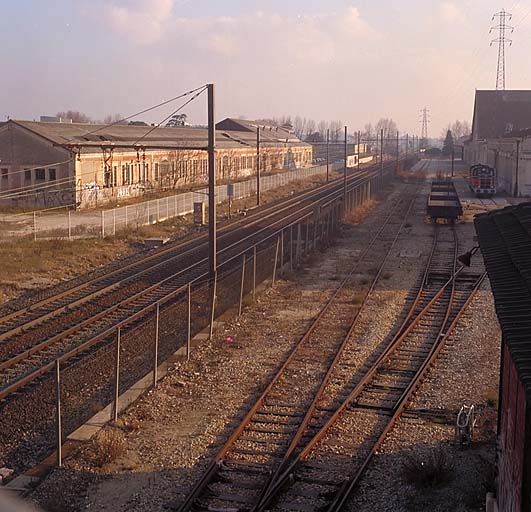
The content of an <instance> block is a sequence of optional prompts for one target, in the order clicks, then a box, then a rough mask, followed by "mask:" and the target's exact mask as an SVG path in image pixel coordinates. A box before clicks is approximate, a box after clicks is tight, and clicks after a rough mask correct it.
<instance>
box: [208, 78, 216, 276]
mask: <svg viewBox="0 0 531 512" xmlns="http://www.w3.org/2000/svg"><path fill="white" fill-rule="evenodd" d="M207 89H208V249H209V250H208V270H209V273H210V277H214V276H215V274H216V270H217V262H216V256H217V249H216V237H217V232H216V231H217V230H216V126H215V121H214V84H208V85H207Z"/></svg>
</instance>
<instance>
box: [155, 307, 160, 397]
mask: <svg viewBox="0 0 531 512" xmlns="http://www.w3.org/2000/svg"><path fill="white" fill-rule="evenodd" d="M159 319H160V302H157V308H156V313H155V346H154V347H153V387H154V388H156V387H157V380H158V374H157V373H158V365H159V322H160V320H159Z"/></svg>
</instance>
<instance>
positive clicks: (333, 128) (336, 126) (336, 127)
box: [330, 121, 343, 142]
mask: <svg viewBox="0 0 531 512" xmlns="http://www.w3.org/2000/svg"><path fill="white" fill-rule="evenodd" d="M342 132H343V123H342V122H341V121H331V122H330V141H331V142H339V141H340V140H343V134H342Z"/></svg>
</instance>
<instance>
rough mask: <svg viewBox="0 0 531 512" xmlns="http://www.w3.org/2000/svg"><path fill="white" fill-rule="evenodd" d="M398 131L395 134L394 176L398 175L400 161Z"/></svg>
mask: <svg viewBox="0 0 531 512" xmlns="http://www.w3.org/2000/svg"><path fill="white" fill-rule="evenodd" d="M399 137H400V136H399V134H398V131H397V132H396V174H398V162H399V161H400V138H399Z"/></svg>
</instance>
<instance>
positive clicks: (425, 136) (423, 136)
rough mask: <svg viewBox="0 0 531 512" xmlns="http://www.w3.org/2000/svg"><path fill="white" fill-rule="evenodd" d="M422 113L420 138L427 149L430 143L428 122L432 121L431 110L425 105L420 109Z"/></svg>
mask: <svg viewBox="0 0 531 512" xmlns="http://www.w3.org/2000/svg"><path fill="white" fill-rule="evenodd" d="M420 113H421V115H422V117H421V121H420V122H421V123H422V130H421V136H420V140H421V143H422V145H423V146H424V149H426V145H427V143H428V123H429V122H430V117H429V114H430V111H429V110H428V109H427V108H426V107H424V108H423V109H422V110H421V111H420Z"/></svg>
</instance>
